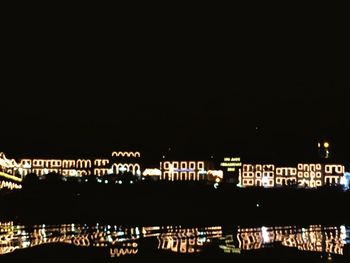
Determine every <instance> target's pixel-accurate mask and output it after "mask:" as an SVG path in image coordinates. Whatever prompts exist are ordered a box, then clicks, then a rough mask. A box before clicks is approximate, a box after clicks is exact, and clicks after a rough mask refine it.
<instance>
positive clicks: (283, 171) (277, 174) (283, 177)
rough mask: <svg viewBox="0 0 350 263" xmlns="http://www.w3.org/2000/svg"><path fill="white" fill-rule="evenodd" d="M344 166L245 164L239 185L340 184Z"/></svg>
mask: <svg viewBox="0 0 350 263" xmlns="http://www.w3.org/2000/svg"><path fill="white" fill-rule="evenodd" d="M344 169H345V168H344V166H343V165H339V164H320V163H315V164H304V163H299V164H298V165H297V166H296V167H275V165H273V164H244V165H243V167H242V170H241V171H240V176H239V186H242V187H249V186H262V187H275V186H276V187H278V186H288V185H299V186H306V187H320V186H324V185H339V184H341V182H342V178H343V177H344V172H345V171H344Z"/></svg>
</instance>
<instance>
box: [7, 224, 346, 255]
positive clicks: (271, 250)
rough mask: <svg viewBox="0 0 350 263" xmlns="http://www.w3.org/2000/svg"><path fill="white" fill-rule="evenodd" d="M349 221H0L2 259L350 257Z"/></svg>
mask: <svg viewBox="0 0 350 263" xmlns="http://www.w3.org/2000/svg"><path fill="white" fill-rule="evenodd" d="M349 243H350V228H349V227H348V226H345V225H318V224H315V225H300V226H296V225H284V226H268V225H267V226H249V225H247V226H237V225H211V226H203V225H200V224H198V225H197V226H196V225H193V226H180V225H178V226H176V225H173V226H121V225H104V224H98V223H96V224H59V225H57V224H55V225H45V224H41V225H22V224H19V223H15V222H13V221H8V222H0V262H5V261H7V260H8V261H9V262H18V261H27V262H28V261H29V262H32V261H31V260H37V261H38V262H41V260H42V261H43V262H48V261H55V260H57V261H60V262H62V261H66V262H68V261H69V262H73V261H74V262H77V261H76V260H84V262H103V261H107V262H148V261H151V262H152V261H153V262H154V261H159V262H164V261H175V262H178V261H180V260H181V261H188V262H197V261H199V260H201V261H202V260H208V259H212V260H215V259H217V260H219V261H220V262H223V261H224V262H247V261H255V262H265V261H267V262H295V261H297V260H301V262H304V261H307V262H350V249H349V247H350V245H349Z"/></svg>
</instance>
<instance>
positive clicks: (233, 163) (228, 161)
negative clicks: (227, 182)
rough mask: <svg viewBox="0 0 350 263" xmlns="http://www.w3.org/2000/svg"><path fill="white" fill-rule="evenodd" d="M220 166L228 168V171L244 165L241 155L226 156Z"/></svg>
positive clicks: (234, 170) (233, 170)
mask: <svg viewBox="0 0 350 263" xmlns="http://www.w3.org/2000/svg"><path fill="white" fill-rule="evenodd" d="M220 166H221V167H223V168H225V169H226V172H236V171H237V170H238V169H239V168H240V167H242V162H241V158H240V157H225V158H224V161H223V162H221V163H220Z"/></svg>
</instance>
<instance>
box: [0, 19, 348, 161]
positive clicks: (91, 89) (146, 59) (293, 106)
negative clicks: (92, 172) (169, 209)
mask: <svg viewBox="0 0 350 263" xmlns="http://www.w3.org/2000/svg"><path fill="white" fill-rule="evenodd" d="M160 24H161V23H160ZM130 28H132V29H135V30H131V29H130ZM252 28H254V31H253V30H250V28H245V30H241V32H237V30H235V29H231V30H230V31H229V30H228V29H227V28H225V30H224V29H222V30H219V29H218V28H211V27H208V26H206V25H205V26H201V25H200V24H192V25H191V26H188V25H187V26H184V25H172V26H168V25H167V26H165V25H162V27H156V26H154V24H153V25H152V26H150V25H149V26H145V25H142V24H139V25H136V26H135V27H133V26H131V25H129V27H128V30H125V29H124V30H123V29H122V27H121V26H119V27H117V28H115V29H114V31H111V28H110V27H109V28H108V30H107V29H102V28H93V27H84V25H78V24H76V25H75V26H69V27H67V26H61V25H59V24H58V25H50V26H45V27H39V28H35V30H34V29H33V30H32V29H31V28H25V29H23V30H24V32H22V33H23V35H21V37H19V36H14V38H9V40H8V43H7V45H6V48H4V49H3V51H2V53H3V59H2V65H3V69H2V73H1V75H2V78H1V112H2V122H1V131H0V135H1V140H0V150H1V151H4V152H6V153H7V155H9V156H10V157H22V156H41V157H46V156H48V157H49V156H52V157H56V156H62V157H65V156H72V157H74V156H89V155H91V156H94V155H99V154H100V153H101V154H109V153H110V151H112V150H119V149H121V150H129V149H130V150H141V151H142V152H143V153H144V154H145V155H147V156H151V157H153V158H154V159H157V160H158V158H159V157H160V156H161V155H162V154H163V153H167V154H170V153H169V147H170V148H171V150H170V152H171V154H172V155H173V157H174V158H181V157H183V158H192V157H196V156H197V157H198V158H201V157H203V158H205V157H208V156H210V155H229V156H238V155H241V156H244V157H246V158H247V159H251V160H270V161H272V162H273V160H280V161H289V160H296V161H308V160H313V159H314V158H317V142H318V141H320V140H329V141H330V143H331V145H332V152H333V157H334V160H337V161H344V162H345V161H346V162H349V160H350V153H349V151H348V150H347V149H348V148H349V147H350V143H349V139H348V136H349V125H348V113H349V106H347V103H348V97H347V96H346V92H345V91H346V89H347V88H348V86H349V78H348V73H345V70H343V69H342V68H341V66H340V65H341V61H340V60H341V59H340V57H341V56H340V54H338V52H337V51H338V50H337V48H336V46H337V43H336V41H335V40H334V41H333V42H334V43H332V45H330V44H329V42H325V41H323V40H324V39H327V37H326V36H325V35H323V32H320V34H319V35H317V36H316V35H313V34H308V33H307V34H301V33H300V34H299V31H298V30H293V31H291V30H289V29H284V30H283V33H282V31H281V30H271V31H270V32H267V30H265V29H264V28H257V26H256V25H255V26H254V27H252ZM48 29H50V30H48Z"/></svg>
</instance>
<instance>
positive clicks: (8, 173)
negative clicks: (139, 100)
mask: <svg viewBox="0 0 350 263" xmlns="http://www.w3.org/2000/svg"><path fill="white" fill-rule="evenodd" d="M139 158H140V153H139V152H116V151H115V152H112V154H111V156H110V157H107V158H96V159H44V158H43V159H30V158H25V159H21V160H20V161H19V163H18V164H17V163H16V161H15V160H14V159H11V160H9V159H7V158H6V157H5V155H4V154H3V153H1V154H0V176H2V177H6V178H7V179H12V180H16V178H18V180H20V181H21V180H22V177H23V176H26V175H27V174H29V173H34V174H36V175H37V176H43V175H46V174H49V173H57V174H61V175H62V176H65V177H71V176H73V177H81V176H86V175H95V176H103V175H106V174H120V173H124V172H129V173H131V174H132V175H135V176H140V175H141V166H140V163H139Z"/></svg>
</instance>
